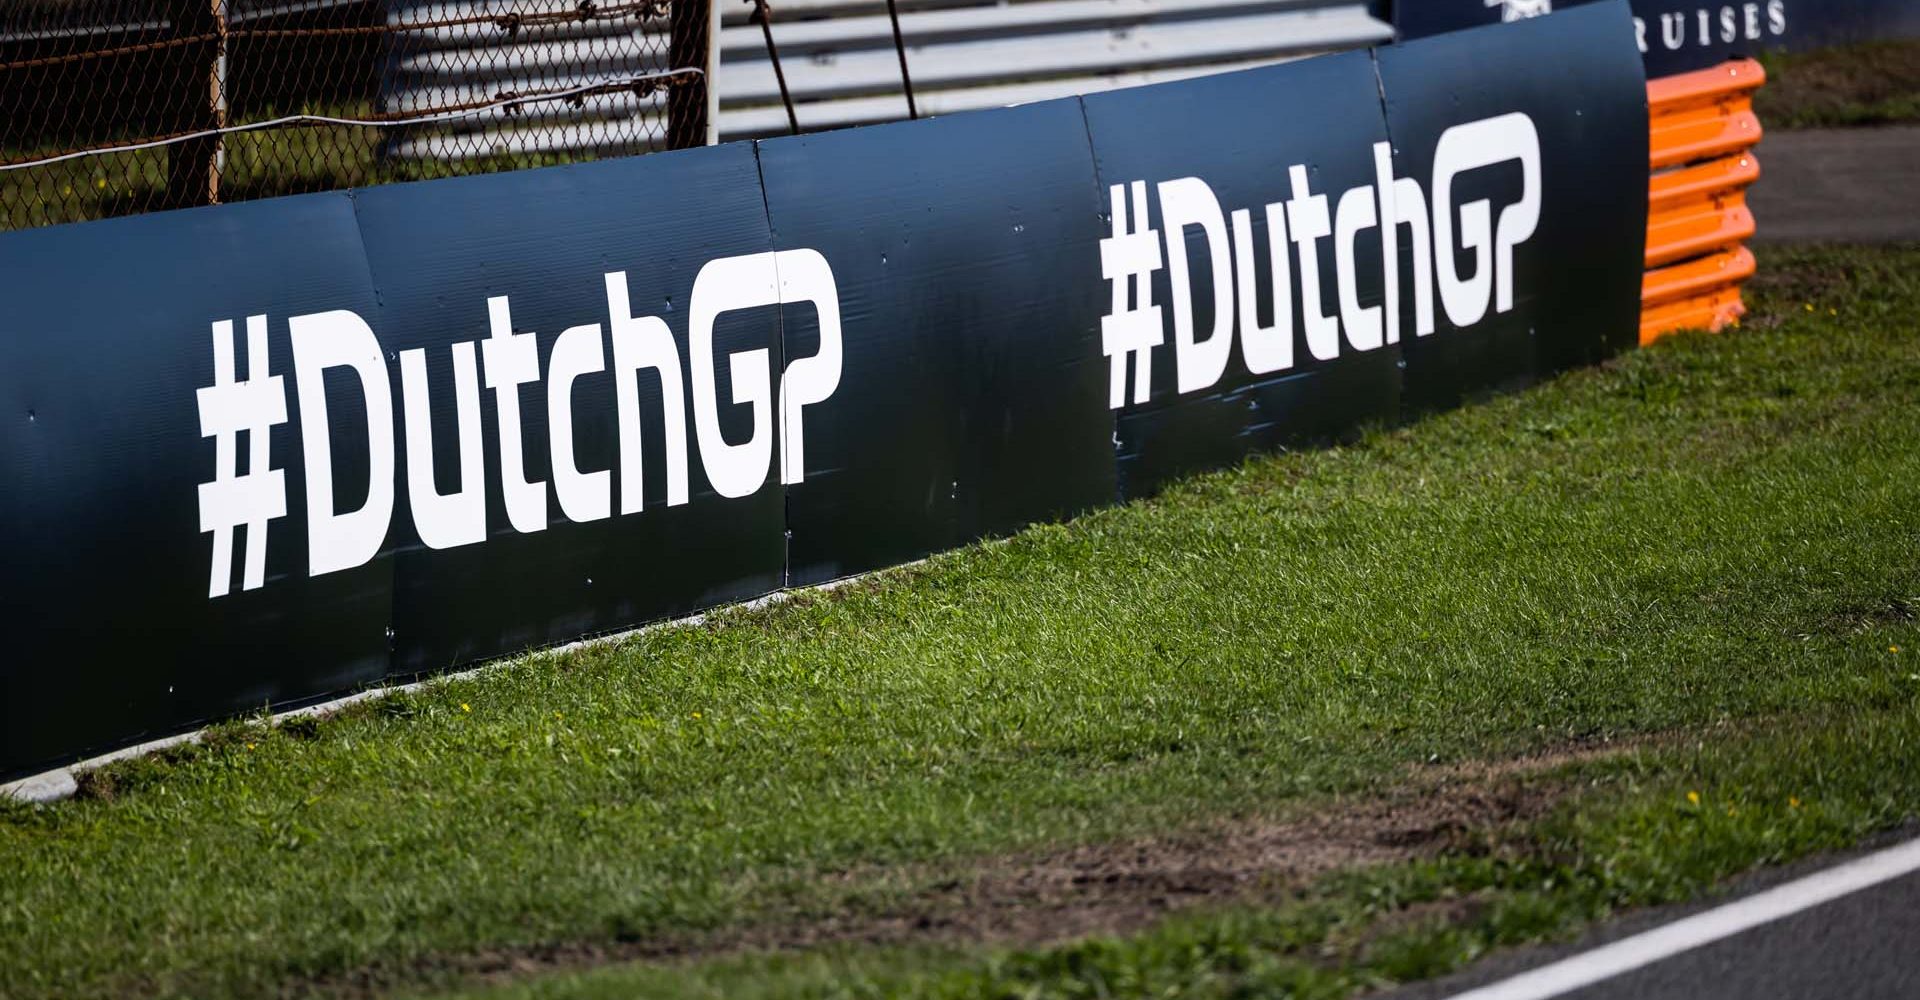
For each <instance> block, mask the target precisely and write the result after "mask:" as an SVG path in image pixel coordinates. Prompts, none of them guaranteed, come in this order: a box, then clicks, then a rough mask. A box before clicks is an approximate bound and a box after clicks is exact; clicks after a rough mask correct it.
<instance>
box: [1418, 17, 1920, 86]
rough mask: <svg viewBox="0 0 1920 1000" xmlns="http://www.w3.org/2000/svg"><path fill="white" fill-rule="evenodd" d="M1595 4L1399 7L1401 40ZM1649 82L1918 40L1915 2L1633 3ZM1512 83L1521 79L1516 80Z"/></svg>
mask: <svg viewBox="0 0 1920 1000" xmlns="http://www.w3.org/2000/svg"><path fill="white" fill-rule="evenodd" d="M1591 2H1594V0H1395V2H1394V3H1393V5H1392V9H1391V11H1390V12H1389V13H1390V14H1391V17H1392V20H1393V27H1394V33H1395V34H1396V35H1397V36H1398V37H1399V38H1400V39H1401V40H1403V41H1405V40H1408V39H1414V38H1424V37H1426V36H1428V35H1435V34H1439V33H1441V32H1446V31H1459V30H1460V29H1462V28H1471V27H1478V26H1481V25H1487V24H1500V23H1510V22H1513V21H1521V20H1526V19H1529V18H1534V17H1538V16H1540V15H1542V14H1551V13H1553V12H1555V11H1556V10H1558V11H1564V10H1570V9H1572V8H1575V7H1579V6H1582V5H1585V4H1588V3H1591ZM1632 4H1633V28H1634V40H1635V42H1636V43H1637V44H1638V46H1639V48H1640V52H1641V55H1642V57H1643V58H1644V59H1645V60H1646V66H1647V75H1648V76H1650V77H1652V76H1671V75H1673V74H1675V73H1685V72H1688V71H1690V70H1696V69H1705V68H1707V67H1709V66H1717V65H1719V64H1720V63H1723V62H1726V61H1727V60H1729V59H1740V58H1747V57H1751V56H1755V55H1758V54H1760V53H1761V52H1766V51H1795V50H1800V49H1811V48H1819V47H1821V46H1825V45H1840V44H1845V43H1849V42H1865V41H1873V40H1876V39H1891V38H1915V37H1920V4H1916V3H1914V2H1913V0H1632ZM1513 78H1514V79H1519V77H1518V76H1514V77H1513Z"/></svg>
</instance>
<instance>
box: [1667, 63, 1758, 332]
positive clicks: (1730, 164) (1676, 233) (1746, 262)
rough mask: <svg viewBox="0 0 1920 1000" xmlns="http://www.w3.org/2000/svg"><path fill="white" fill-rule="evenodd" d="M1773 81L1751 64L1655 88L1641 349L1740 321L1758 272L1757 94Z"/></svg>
mask: <svg viewBox="0 0 1920 1000" xmlns="http://www.w3.org/2000/svg"><path fill="white" fill-rule="evenodd" d="M1766 80H1767V74H1766V71H1765V70H1764V69H1762V68H1761V67H1760V64H1759V63H1757V62H1754V61H1753V60H1751V59H1739V60H1735V61H1733V62H1729V63H1723V64H1721V65H1719V66H1715V67H1713V68H1712V69H1703V70H1699V71H1696V72H1692V73H1681V74H1679V75H1677V76H1667V77H1660V78H1658V79H1654V80H1649V81H1647V127H1648V129H1649V131H1650V133H1651V134H1650V137H1649V138H1650V142H1649V144H1648V159H1649V161H1650V165H1651V167H1652V170H1653V180H1652V182H1651V183H1650V184H1649V185H1648V189H1647V276H1646V278H1645V279H1644V280H1643V281H1642V282H1641V285H1640V343H1642V344H1647V343H1651V342H1653V341H1654V340H1657V339H1659V338H1660V337H1661V336H1663V335H1665V334H1668V333H1672V332H1673V331H1675V330H1698V329H1704V330H1718V329H1720V328H1722V327H1724V326H1726V325H1727V324H1729V323H1733V322H1735V321H1737V320H1738V319H1739V318H1740V315H1741V314H1742V313H1744V312H1745V311H1746V308H1745V307H1744V306H1743V305H1741V303H1740V283H1741V282H1742V281H1745V280H1746V279H1747V278H1748V277H1749V276H1751V275H1752V274H1753V252H1752V251H1750V250H1748V249H1747V248H1746V247H1745V246H1744V245H1743V241H1744V240H1746V239H1747V238H1748V237H1750V236H1752V235H1753V213H1752V212H1751V211H1748V209H1747V196H1746V189H1747V185H1749V184H1752V183H1753V182H1754V180H1755V179H1757V178H1758V177H1759V176H1760V161H1759V160H1757V159H1755V158H1754V155H1753V146H1754V144H1755V143H1758V142H1759V141H1760V119H1758V118H1756V117H1754V114H1753V92H1754V91H1755V90H1757V89H1758V88H1759V87H1760V85H1761V84H1762V83H1765V82H1766Z"/></svg>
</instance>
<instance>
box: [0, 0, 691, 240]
mask: <svg viewBox="0 0 1920 1000" xmlns="http://www.w3.org/2000/svg"><path fill="white" fill-rule="evenodd" d="M711 2H712V0H637V2H622V0H599V2H596V0H3V2H0V205H3V206H4V208H3V209H0V228H24V227H28V226H39V225H48V224H52V223H60V222H74V221H80V220H84V219H97V218H104V217H108V216H116V215H129V214H134V213H138V212H146V211H152V210H155V209H162V208H178V207H183V206H188V205H203V204H209V203H214V202H229V201H241V200H245V199H250V198H262V197H268V196H272V195H281V194H292V193H297V192H303V191H325V190H331V189H336V188H342V187H350V186H364V185H370V184H379V183H384V182H388V181H396V180H414V179H421V178H429V177H441V176H447V175H452V174H463V173H478V172H485V171H493V170H507V169H514V168H518V167H530V166H542V165H547V164H553V163H564V162H569V161H573V160H581V159H593V158H600V157H608V156H625V155H631V154H635V153H642V152H647V151H650V150H656V149H665V148H678V147H683V146H694V145H701V144H703V143H705V142H706V141H708V139H709V135H708V131H709V129H708V126H709V117H710V111H709V105H708V90H709V86H708V76H709V71H710V69H711V61H712V48H711V46H710V44H709V43H710V41H711V40H712V23H711V13H712V7H711Z"/></svg>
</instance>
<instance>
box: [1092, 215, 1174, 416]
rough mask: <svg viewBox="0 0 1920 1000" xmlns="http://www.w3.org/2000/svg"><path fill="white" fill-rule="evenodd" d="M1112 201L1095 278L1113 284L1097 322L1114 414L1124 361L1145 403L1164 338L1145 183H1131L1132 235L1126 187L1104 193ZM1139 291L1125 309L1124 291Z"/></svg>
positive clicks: (1156, 245)
mask: <svg viewBox="0 0 1920 1000" xmlns="http://www.w3.org/2000/svg"><path fill="white" fill-rule="evenodd" d="M1107 193H1108V196H1109V199H1110V201H1111V202H1112V208H1113V211H1112V216H1113V235H1112V236H1111V237H1109V238H1107V239H1104V240H1101V241H1100V275H1101V277H1103V278H1106V279H1107V280H1109V281H1111V282H1113V309H1112V311H1111V312H1110V313H1109V314H1108V315H1106V316H1103V317H1101V318H1100V350H1101V352H1102V353H1104V354H1105V355H1106V356H1107V357H1108V358H1109V359H1110V364H1111V366H1112V368H1111V371H1112V379H1111V382H1110V388H1111V391H1110V392H1109V393H1108V401H1107V405H1108V406H1109V407H1110V408H1112V409H1116V410H1117V409H1119V408H1120V407H1121V406H1122V405H1123V404H1124V403H1126V401H1127V357H1128V356H1129V355H1132V356H1134V357H1135V359H1136V360H1135V362H1134V367H1133V401H1134V402H1136V403H1144V402H1146V401H1147V388H1148V384H1149V382H1150V381H1151V375H1152V367H1151V364H1150V362H1152V360H1153V349H1154V348H1155V347H1158V346H1160V344H1161V342H1162V341H1163V340H1165V339H1166V334H1165V333H1164V332H1163V331H1162V329H1161V326H1160V307H1159V306H1156V305H1154V304H1153V272H1155V271H1158V270H1160V234H1159V233H1157V232H1155V231H1154V230H1153V229H1152V228H1151V227H1149V226H1148V225H1147V182H1146V181H1134V182H1133V231H1132V232H1131V233H1129V232H1128V230H1127V200H1126V194H1127V186H1126V185H1124V184H1115V185H1113V187H1112V188H1110V189H1109V190H1108V192H1107ZM1130 285H1131V286H1135V287H1137V288H1138V289H1139V302H1138V304H1137V305H1135V306H1133V307H1132V308H1129V307H1128V304H1127V301H1128V295H1127V292H1128V286H1130Z"/></svg>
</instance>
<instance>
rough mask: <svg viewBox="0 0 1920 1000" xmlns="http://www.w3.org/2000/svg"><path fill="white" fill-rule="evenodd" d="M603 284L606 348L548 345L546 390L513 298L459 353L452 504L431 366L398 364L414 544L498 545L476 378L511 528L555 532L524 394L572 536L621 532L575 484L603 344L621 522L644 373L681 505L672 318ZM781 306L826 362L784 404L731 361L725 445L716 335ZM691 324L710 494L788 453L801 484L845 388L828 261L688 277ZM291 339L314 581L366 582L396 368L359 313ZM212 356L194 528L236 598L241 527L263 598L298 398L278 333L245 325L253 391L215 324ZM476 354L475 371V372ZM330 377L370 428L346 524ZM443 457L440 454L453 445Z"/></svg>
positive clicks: (576, 330) (754, 358)
mask: <svg viewBox="0 0 1920 1000" xmlns="http://www.w3.org/2000/svg"><path fill="white" fill-rule="evenodd" d="M604 277H605V282H606V294H607V325H606V335H605V337H603V335H602V327H601V325H600V324H599V323H584V324H580V325H577V326H572V327H569V328H567V329H566V330H564V331H563V332H561V334H560V335H559V337H558V338H557V339H556V340H555V341H554V344H553V349H552V351H551V352H550V353H549V355H548V357H547V367H546V372H545V373H544V376H543V374H542V372H541V370H540V353H539V347H538V342H537V339H536V338H535V336H534V334H533V332H531V331H515V330H514V328H513V310H512V304H511V302H510V301H509V298H508V297H507V296H504V295H500V296H494V297H492V298H489V299H488V300H487V336H486V337H485V338H483V339H480V340H478V341H458V342H455V343H453V344H450V345H448V348H447V349H448V351H449V353H450V354H451V356H452V359H453V398H454V410H455V418H456V435H455V436H456V439H457V440H456V442H455V443H454V446H455V447H456V448H457V454H458V456H459V468H460V481H459V486H458V488H457V489H455V490H454V491H453V492H450V493H442V492H440V488H439V484H438V483H437V482H436V481H435V477H434V454H435V452H434V446H435V441H434V435H433V426H432V412H433V410H432V403H431V399H430V396H429V390H428V387H427V350H426V349H425V348H414V349H410V350H406V351H402V352H400V354H399V356H398V360H399V367H400V396H401V410H402V423H403V427H402V428H401V429H402V431H403V433H404V443H405V447H406V457H407V507H408V509H409V511H410V513H411V515H412V518H413V523H414V528H415V530H416V532H417V533H418V534H419V536H420V540H421V541H422V542H423V543H424V544H426V546H427V547H428V548H433V549H448V548H455V547H457V546H462V545H472V544H474V543H476V542H481V541H485V540H486V537H487V523H486V511H487V479H486V458H485V453H484V449H485V443H484V439H483V437H482V434H481V426H480V424H481V419H482V418H481V413H480V387H481V374H480V372H481V370H482V369H484V372H485V386H486V388H488V389H491V390H493V393H494V415H495V419H496V424H497V430H498V432H499V449H500V451H499V460H500V465H499V468H500V481H499V487H500V491H501V497H502V500H503V501H504V503H505V506H506V509H507V520H508V522H509V523H510V524H511V526H512V527H513V529H514V530H515V531H517V532H522V533H531V532H536V531H542V530H544V529H545V528H546V527H547V523H548V521H547V489H548V484H547V483H546V482H545V481H544V480H538V479H529V478H528V477H527V474H526V464H525V461H524V458H525V456H524V452H523V449H524V432H525V428H524V426H523V424H522V422H521V419H520V402H521V388H522V387H523V386H527V385H542V384H544V387H545V389H546V405H547V430H548V442H547V446H548V454H549V455H550V457H551V463H550V467H551V469H552V480H553V483H552V489H553V493H554V495H555V497H556V498H557V500H558V502H559V506H560V511H561V513H562V514H564V515H566V517H567V519H568V520H570V521H580V522H585V521H597V520H601V519H603V518H606V517H610V516H612V510H613V474H612V471H611V470H609V469H592V470H587V469H582V468H580V466H579V463H578V458H577V456H576V454H575V448H574V431H573V408H574V385H575V383H576V382H577V381H578V380H579V379H580V378H581V377H582V376H586V375H593V374H597V373H600V372H604V371H606V370H607V359H608V354H607V350H606V340H607V339H611V341H612V346H613V351H612V361H613V376H614V388H615V391H616V393H617V395H618V400H617V402H616V414H617V426H618V429H619V457H618V462H617V464H618V467H619V470H620V503H619V512H620V513H621V514H633V513H638V512H640V510H641V507H642V482H641V465H642V462H641V459H642V453H641V420H642V414H641V410H642V406H641V398H640V392H639V387H640V383H639V373H640V372H641V371H642V370H643V369H646V370H651V371H652V372H653V374H654V375H655V376H657V377H658V380H659V383H660V390H661V391H660V407H659V414H660V420H661V426H662V430H663V431H664V438H665V441H666V474H667V484H666V494H667V505H668V506H670V507H672V506H678V505H681V504H685V503H686V502H687V499H688V489H687V462H688V454H687V416H686V406H685V400H684V398H683V396H682V388H681V374H682V370H681V363H680V352H679V349H678V347H677V346H676V345H675V344H674V340H673V334H672V332H671V331H670V330H669V329H668V328H667V324H666V322H665V321H664V320H662V319H660V318H659V317H657V316H634V315H633V312H632V308H631V305H630V303H629V299H628V295H627V276H626V274H625V272H621V271H615V272H611V273H608V274H606V275H605V276H604ZM785 304H808V305H811V306H812V307H813V309H814V311H815V313H816V315H817V316H818V319H819V327H820V347H819V349H818V350H817V351H816V352H815V353H814V354H812V355H810V356H808V357H804V358H798V359H795V360H793V361H792V362H791V363H789V364H788V365H787V366H786V369H785V371H783V372H782V373H781V377H780V382H779V385H778V387H777V388H776V387H775V386H774V384H773V382H772V373H771V354H770V352H769V351H768V350H767V349H766V348H764V347H761V348H754V349H751V350H745V351H737V352H734V353H733V354H731V355H730V356H729V357H728V358H727V362H728V367H729V371H730V379H729V389H730V392H731V402H732V403H733V404H735V405H738V404H746V405H747V406H749V407H750V409H751V413H752V427H753V429H752V432H751V434H750V436H749V437H748V439H747V440H746V441H745V442H742V443H739V444H734V443H730V442H728V441H727V440H726V439H725V437H724V436H723V435H722V433H721V429H720V418H719V413H720V410H719V408H720V405H721V400H720V398H719V395H718V392H717V389H718V386H717V384H716V379H717V369H716V366H715V359H714V356H713V353H714V345H713V335H714V331H713V327H714V322H715V320H716V319H717V318H718V317H720V316H721V315H723V314H725V313H729V312H737V311H740V310H745V309H754V308H760V307H766V306H779V305H785ZM688 312H689V317H690V319H689V325H690V329H689V336H688V348H689V349H688V355H689V359H688V360H689V364H690V365H691V370H692V374H693V386H692V388H693V408H694V424H695V426H694V431H695V436H696V438H697V439H698V441H697V443H698V445H699V449H700V459H701V462H702V464H703V466H704V467H705V469H706V471H707V477H708V479H709V480H710V481H711V482H712V483H713V487H714V491H715V492H716V493H719V494H720V495H721V496H723V497H729V498H732V497H744V496H750V495H752V494H753V493H756V492H758V491H759V490H760V489H761V488H762V487H763V486H764V485H765V483H766V481H767V478H768V473H769V471H770V469H771V467H772V456H773V449H774V444H775V441H776V439H777V440H778V442H779V450H780V481H781V482H782V483H798V482H801V481H803V480H804V479H805V477H806V458H805V452H804V450H803V449H804V445H805V440H806V438H805V432H804V429H803V421H804V417H805V412H806V408H807V407H809V406H814V405H817V404H819V403H822V402H825V401H826V400H827V399H828V398H829V397H831V396H832V395H833V392H834V390H835V389H836V388H837V387H838V386H839V384H840V368H841V329H840V297H839V291H838V288H837V286H836V284H835V282H834V278H833V270H832V268H831V267H830V266H828V264H827V260H826V258H825V257H823V256H821V254H820V253H819V252H818V251H815V250H807V249H800V250H783V251H779V252H777V253H761V254H751V255H748V256H744V257H728V258H722V259H719V260H715V261H711V262H709V263H708V264H707V265H706V266H705V267H703V268H702V269H701V271H700V273H699V275H698V276H696V277H695V279H694V285H693V294H692V296H691V301H690V302H689V306H688ZM287 326H288V331H289V335H290V340H291V342H292V345H293V369H294V382H295V387H296V392H297V396H298V406H299V414H300V427H301V441H302V446H303V452H304V455H303V468H304V469H305V472H306V481H307V496H306V505H307V538H308V552H307V567H308V568H307V572H308V574H309V575H310V576H319V575H321V574H323V573H333V572H338V571H340V570H348V569H353V568H355V567H358V566H364V565H366V564H367V563H368V562H370V561H372V560H373V558H374V557H375V556H377V555H378V554H379V552H380V548H381V546H382V545H383V544H384V543H385V541H386V537H387V531H388V529H389V527H390V526H391V524H392V520H393V508H394V494H395V463H396V459H397V456H396V454H395V447H394V443H395V435H394V431H395V427H394V413H393V387H392V385H391V383H390V380H389V375H388V373H387V368H386V362H385V357H384V355H383V354H382V352H381V347H380V342H379V339H378V338H377V337H376V336H375V335H374V332H373V329H372V328H371V327H369V326H368V325H367V322H366V320H365V319H364V318H362V317H361V316H360V315H359V314H357V313H354V312H353V311H351V310H346V309H335V310H329V311H327V312H320V313H311V314H307V315H301V316H293V317H290V318H289V319H288V320H287ZM213 342H214V384H213V385H212V386H209V387H207V388H203V389H200V390H199V391H198V397H197V398H198V406H199V411H200V430H201V433H202V435H204V436H206V437H211V438H213V439H214V442H215V452H216V454H215V460H216V466H215V470H214V479H213V481H212V482H210V483H205V484H202V485H201V486H200V488H199V496H200V530H201V531H202V532H207V533H211V534H212V535H213V536H214V537H213V543H214V544H213V571H212V574H211V577H210V582H209V585H208V589H207V594H208V597H209V598H215V597H223V596H226V594H227V593H228V591H229V589H230V587H231V581H232V575H233V539H234V532H235V529H237V528H241V527H245V528H246V550H245V561H244V569H243V575H242V589H244V590H253V589H256V588H258V587H260V586H262V585H263V584H264V582H265V576H266V553H267V526H268V522H269V521H271V520H273V519H276V518H280V517H284V516H286V512H287V500H286V485H285V473H284V471H283V470H281V469H274V468H269V466H270V464H271V463H270V457H271V455H270V442H269V432H270V429H271V428H272V427H274V426H276V425H278V424H283V423H286V422H287V400H286V390H285V387H284V385H283V380H282V378H281V376H278V375H268V374H267V371H268V364H267V362H268V357H267V317H265V316H249V317H248V318H247V340H246V343H247V378H245V379H238V378H236V374H235V370H236V366H235V358H234V353H235V352H234V347H235V342H234V333H233V323H232V321H231V320H220V321H218V322H215V323H214V324H213ZM476 345H477V346H478V348H479V350H478V352H477V353H478V354H479V355H480V358H479V364H476V363H475V354H476V351H475V347H476ZM335 370H344V371H345V372H346V373H348V374H351V375H352V376H353V378H352V379H351V380H350V381H349V382H348V383H347V384H349V385H351V386H352V389H351V390H350V391H352V392H353V393H354V395H355V396H357V398H358V399H359V401H360V404H361V406H360V408H361V409H364V411H365V413H366V425H367V426H366V434H367V451H366V454H367V456H368V473H369V477H368V490H367V497H366V500H365V501H364V502H363V503H362V504H361V505H360V506H359V508H358V509H355V510H351V511H346V512H337V511H336V509H335V508H336V506H337V499H338V498H336V497H335V495H334V467H333V433H334V430H335V428H334V424H333V420H334V419H336V417H337V414H335V413H334V412H332V411H331V409H330V407H329V396H328V392H327V379H326V373H327V372H329V371H335ZM340 384H341V383H339V382H338V381H336V383H335V385H336V386H338V385H340ZM776 393H777V397H776ZM776 404H777V409H776ZM240 431H246V432H247V439H248V443H249V453H248V459H249V460H248V461H247V462H246V463H244V469H245V471H244V472H243V471H242V469H243V463H241V462H240V461H239V455H238V447H237V443H238V438H239V432H240ZM445 444H446V443H445V442H442V446H445Z"/></svg>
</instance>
